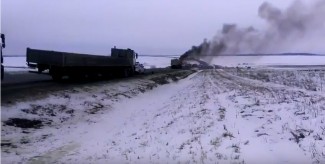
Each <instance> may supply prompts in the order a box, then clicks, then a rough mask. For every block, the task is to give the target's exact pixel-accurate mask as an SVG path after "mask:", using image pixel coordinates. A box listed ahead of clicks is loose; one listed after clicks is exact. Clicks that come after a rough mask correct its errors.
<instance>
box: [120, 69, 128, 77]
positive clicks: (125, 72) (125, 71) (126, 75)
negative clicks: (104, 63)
mask: <svg viewBox="0 0 325 164" xmlns="http://www.w3.org/2000/svg"><path fill="white" fill-rule="evenodd" d="M129 75H130V73H129V69H124V71H123V74H122V76H123V77H129Z"/></svg>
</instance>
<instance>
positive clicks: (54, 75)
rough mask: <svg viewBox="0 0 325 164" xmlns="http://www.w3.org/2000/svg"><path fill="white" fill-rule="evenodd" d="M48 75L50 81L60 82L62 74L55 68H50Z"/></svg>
mask: <svg viewBox="0 0 325 164" xmlns="http://www.w3.org/2000/svg"><path fill="white" fill-rule="evenodd" d="M50 75H51V76H52V79H53V80H54V81H61V80H62V76H63V75H62V74H61V69H59V68H57V67H52V68H50Z"/></svg>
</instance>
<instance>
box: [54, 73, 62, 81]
mask: <svg viewBox="0 0 325 164" xmlns="http://www.w3.org/2000/svg"><path fill="white" fill-rule="evenodd" d="M52 79H53V80H54V81H61V80H62V75H59V74H53V75H52Z"/></svg>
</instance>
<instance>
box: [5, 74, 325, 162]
mask: <svg viewBox="0 0 325 164" xmlns="http://www.w3.org/2000/svg"><path fill="white" fill-rule="evenodd" d="M322 73H324V70H318V71H316V70H309V71H305V72H301V71H300V72H299V71H296V70H274V69H243V68H240V69H239V70H238V69H236V68H231V69H214V70H203V71H198V72H196V73H194V74H192V75H190V76H188V77H186V76H187V75H186V76H180V74H178V75H177V76H174V75H168V76H167V75H166V76H164V77H161V76H158V75H155V76H154V75H153V76H150V78H133V79H130V80H126V81H119V82H109V83H103V84H97V85H92V86H84V87H76V88H71V89H69V90H65V91H58V92H55V93H52V94H51V95H50V96H48V97H47V98H44V99H41V100H35V101H26V102H19V103H16V104H4V105H3V104H2V115H1V117H2V121H4V122H3V126H2V143H3V145H4V146H2V162H3V163H19V162H23V163H26V162H29V163H53V162H54V163H108V162H110V163H277V164H278V163H313V162H314V163H324V162H325V141H324V140H325V138H324V136H325V92H324V90H322V89H321V88H322V86H321V85H322V81H324V80H321V78H322ZM257 74H259V75H261V78H257V77H260V76H257ZM184 77H186V78H185V79H182V80H179V79H181V78H184ZM162 84H165V85H162ZM14 118H15V119H16V120H14ZM18 118H20V119H28V120H40V121H41V122H40V123H37V122H34V125H35V126H34V127H33V128H31V127H29V128H27V127H21V128H19V127H16V126H18V123H17V119H18ZM15 123H16V124H15ZM20 126H22V125H20Z"/></svg>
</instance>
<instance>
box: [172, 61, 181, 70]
mask: <svg viewBox="0 0 325 164" xmlns="http://www.w3.org/2000/svg"><path fill="white" fill-rule="evenodd" d="M170 66H171V68H172V69H181V68H182V62H181V60H180V59H171V61H170Z"/></svg>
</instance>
